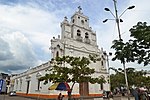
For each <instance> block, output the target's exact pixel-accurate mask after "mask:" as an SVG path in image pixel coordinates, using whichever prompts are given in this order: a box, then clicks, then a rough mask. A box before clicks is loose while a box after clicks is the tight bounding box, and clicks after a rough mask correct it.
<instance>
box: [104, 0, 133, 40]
mask: <svg viewBox="0 0 150 100" xmlns="http://www.w3.org/2000/svg"><path fill="white" fill-rule="evenodd" d="M113 1H114V7H115V15H114V14H113V13H112V11H111V10H110V9H109V8H104V10H105V11H109V12H110V13H111V15H112V16H113V17H114V20H116V23H117V27H118V33H119V39H120V40H121V33H120V26H119V22H123V20H122V19H121V18H120V17H121V16H122V15H123V14H124V13H125V12H126V11H127V10H131V9H133V8H135V6H129V7H128V8H126V9H125V10H124V11H123V12H122V13H121V14H120V16H119V17H118V11H117V6H116V2H117V1H116V0H113ZM108 20H112V19H105V20H104V21H103V23H105V22H107V21H108Z"/></svg>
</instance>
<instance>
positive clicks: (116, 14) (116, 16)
mask: <svg viewBox="0 0 150 100" xmlns="http://www.w3.org/2000/svg"><path fill="white" fill-rule="evenodd" d="M113 1H114V8H115V15H114V14H113V13H112V11H111V10H110V9H109V8H105V9H104V10H105V11H109V12H110V13H111V14H112V15H113V17H114V18H115V21H116V23H117V28H118V34H119V40H120V41H122V39H121V33H120V26H119V22H123V20H122V19H120V17H121V16H122V15H123V14H124V13H125V12H126V11H127V10H130V9H133V8H135V6H130V7H128V8H127V9H125V10H124V11H123V12H122V13H121V14H120V16H119V17H118V12H117V6H116V3H117V1H116V0H113ZM108 20H109V19H105V20H104V21H103V23H105V22H107V21H108ZM123 67H124V75H125V81H126V86H127V91H128V99H129V100H130V98H129V87H128V79H127V73H126V68H125V63H123Z"/></svg>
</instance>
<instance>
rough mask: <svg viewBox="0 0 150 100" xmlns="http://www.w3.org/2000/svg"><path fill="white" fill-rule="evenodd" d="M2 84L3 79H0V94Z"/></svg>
mask: <svg viewBox="0 0 150 100" xmlns="http://www.w3.org/2000/svg"><path fill="white" fill-rule="evenodd" d="M3 82H4V80H3V79H1V80H0V93H1V91H2V87H3Z"/></svg>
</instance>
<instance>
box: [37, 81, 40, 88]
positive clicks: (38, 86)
mask: <svg viewBox="0 0 150 100" xmlns="http://www.w3.org/2000/svg"><path fill="white" fill-rule="evenodd" d="M37 90H40V80H39V79H38V85H37Z"/></svg>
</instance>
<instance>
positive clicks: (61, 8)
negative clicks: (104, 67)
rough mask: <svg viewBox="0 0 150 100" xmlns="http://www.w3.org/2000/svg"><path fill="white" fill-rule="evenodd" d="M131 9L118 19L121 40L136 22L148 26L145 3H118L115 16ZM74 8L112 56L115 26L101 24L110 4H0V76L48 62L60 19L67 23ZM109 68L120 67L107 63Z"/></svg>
mask: <svg viewBox="0 0 150 100" xmlns="http://www.w3.org/2000/svg"><path fill="white" fill-rule="evenodd" d="M132 5H134V6H135V8H134V9H132V10H128V11H127V12H126V13H124V15H123V16H122V17H121V19H123V23H121V24H120V29H121V33H122V38H123V39H124V40H127V39H128V38H129V31H128V30H129V29H130V28H131V27H132V26H133V25H136V24H137V22H139V21H142V22H143V21H146V22H147V23H148V24H149V21H150V6H149V0H118V2H117V8H118V15H120V14H121V13H122V12H123V11H124V10H125V9H126V8H127V7H129V6H132ZM78 6H81V7H82V12H83V14H84V15H86V16H88V17H89V19H90V26H91V27H92V29H93V30H94V31H96V34H97V42H98V45H99V48H103V49H104V50H106V51H107V52H112V51H113V50H111V49H110V47H111V45H112V40H114V39H118V33H117V27H116V23H115V21H114V20H109V21H107V23H105V24H104V23H103V20H105V19H106V18H109V19H113V16H112V15H111V14H110V13H109V12H106V11H104V8H105V7H108V8H109V9H111V11H112V12H113V13H114V6H113V0H0V72H5V73H19V72H23V71H25V70H27V69H28V68H29V67H35V66H37V65H39V64H41V63H44V62H47V61H48V60H50V59H51V53H50V50H49V47H50V39H52V37H54V36H55V37H57V36H58V35H60V34H61V33H60V32H61V28H60V23H61V22H62V21H63V19H64V16H67V17H68V20H70V17H71V16H72V15H73V14H74V13H75V11H77V7H78ZM110 66H112V67H121V65H120V64H119V63H118V62H111V61H110ZM136 66H137V69H141V68H142V65H137V64H133V63H130V64H128V65H127V67H136ZM146 68H148V67H146Z"/></svg>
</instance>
